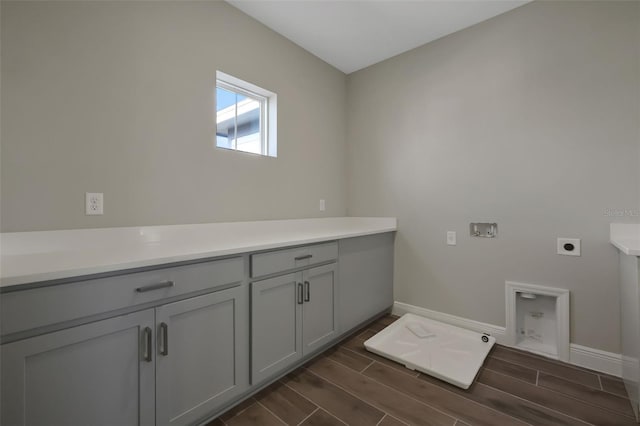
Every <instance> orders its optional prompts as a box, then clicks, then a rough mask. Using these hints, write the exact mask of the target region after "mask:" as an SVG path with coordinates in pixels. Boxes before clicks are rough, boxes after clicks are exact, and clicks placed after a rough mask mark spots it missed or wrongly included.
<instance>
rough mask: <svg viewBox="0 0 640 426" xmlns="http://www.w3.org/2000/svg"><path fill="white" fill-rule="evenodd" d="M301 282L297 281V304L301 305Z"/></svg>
mask: <svg viewBox="0 0 640 426" xmlns="http://www.w3.org/2000/svg"><path fill="white" fill-rule="evenodd" d="M302 303H303V300H302V283H298V305H302Z"/></svg>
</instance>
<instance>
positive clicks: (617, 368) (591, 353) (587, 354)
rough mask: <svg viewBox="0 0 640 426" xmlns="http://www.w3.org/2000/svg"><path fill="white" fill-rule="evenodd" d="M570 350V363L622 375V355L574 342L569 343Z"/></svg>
mask: <svg viewBox="0 0 640 426" xmlns="http://www.w3.org/2000/svg"><path fill="white" fill-rule="evenodd" d="M570 351H571V355H570V359H569V362H570V363H571V364H574V365H579V366H580V367H584V368H589V369H591V370H596V371H601V372H603V373H608V374H611V375H612V376H617V377H622V355H620V354H615V353H613V352H606V351H601V350H600V349H594V348H589V347H587V346H582V345H576V344H575V343H571V345H570Z"/></svg>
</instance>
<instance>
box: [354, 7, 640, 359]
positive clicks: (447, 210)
mask: <svg viewBox="0 0 640 426" xmlns="http://www.w3.org/2000/svg"><path fill="white" fill-rule="evenodd" d="M639 40H640V3H638V2H620V3H619V2H534V3H531V4H528V5H526V6H523V7H521V8H518V9H515V10H513V11H511V12H508V13H506V14H504V15H501V16H498V17H496V18H494V19H491V20H489V21H486V22H484V23H481V24H478V25H476V26H474V27H471V28H469V29H466V30H463V31H461V32H458V33H455V34H452V35H450V36H448V37H445V38H443V39H440V40H438V41H435V42H433V43H430V44H427V45H425V46H422V47H420V48H417V49H415V50H412V51H410V52H407V53H405V54H402V55H399V56H397V57H394V58H391V59H389V60H387V61H385V62H382V63H379V64H376V65H373V66H371V67H369V68H367V69H364V70H361V71H359V72H356V73H354V74H351V75H350V76H349V77H348V81H347V88H348V97H347V102H348V106H347V114H348V119H347V123H348V124H347V145H348V167H347V170H348V172H347V173H348V182H349V191H348V200H349V202H348V209H347V211H348V213H349V214H350V215H374V216H375V215H385V216H397V217H398V221H399V232H398V236H397V238H396V265H395V266H396V268H395V299H396V300H398V301H401V302H406V303H410V304H414V305H418V306H422V307H426V308H429V309H433V310H437V311H442V312H446V313H448V314H453V315H458V316H462V317H465V318H471V319H474V320H478V321H482V322H487V323H491V324H496V325H504V324H505V296H504V283H505V281H506V280H511V281H518V282H524V283H532V284H540V285H549V286H554V287H562V288H567V289H569V290H571V324H572V326H571V341H572V342H574V343H577V344H581V345H585V346H590V347H594V348H599V349H602V350H606V351H612V352H617V353H619V352H620V342H619V302H620V301H619V293H618V259H617V256H618V254H617V252H616V249H615V248H614V247H613V246H612V245H610V244H609V242H608V235H609V223H610V222H613V221H618V222H620V221H627V222H630V221H637V218H636V217H630V216H627V217H624V216H623V217H611V216H607V215H606V210H607V209H621V210H624V209H629V210H631V209H634V208H637V205H638V182H639V179H640V177H639V176H638V169H639V164H638V152H637V149H638V135H639V129H638V117H639V114H640V105H639V103H640V96H639V92H638V88H639V87H640V66H639V61H640V56H639V55H638V41H639ZM476 221H491V222H493V221H495V222H497V223H498V228H499V236H498V238H496V239H484V238H471V237H469V223H470V222H476ZM446 231H457V236H458V244H457V245H456V246H447V245H446ZM557 237H575V238H581V239H582V256H581V257H569V256H559V255H556V254H555V251H556V238H557Z"/></svg>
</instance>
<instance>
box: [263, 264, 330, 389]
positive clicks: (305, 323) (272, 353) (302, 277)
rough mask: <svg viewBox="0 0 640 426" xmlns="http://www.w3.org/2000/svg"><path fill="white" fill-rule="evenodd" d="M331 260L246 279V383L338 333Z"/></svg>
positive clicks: (295, 359)
mask: <svg viewBox="0 0 640 426" xmlns="http://www.w3.org/2000/svg"><path fill="white" fill-rule="evenodd" d="M336 271H337V269H336V265H335V263H332V264H328V265H323V266H318V267H315V268H310V269H307V270H303V271H299V272H296V273H292V274H287V275H282V276H278V277H275V278H270V279H266V280H262V281H256V282H254V283H252V284H251V312H252V315H251V330H252V333H251V350H252V369H251V373H252V374H251V382H252V383H253V384H256V383H260V382H262V381H263V380H265V379H266V378H268V377H272V376H273V375H274V374H276V373H277V372H279V371H282V370H283V369H285V368H286V367H288V366H290V365H292V364H294V363H295V362H296V361H299V360H300V359H301V358H302V357H304V356H306V355H308V354H310V353H312V352H314V351H315V350H317V349H319V348H321V347H322V346H324V345H325V344H328V343H329V342H330V341H331V340H332V339H333V338H335V337H336V336H337V335H338V332H339V328H338V316H337V310H336V306H337V295H338V292H337V288H336V285H337V280H336Z"/></svg>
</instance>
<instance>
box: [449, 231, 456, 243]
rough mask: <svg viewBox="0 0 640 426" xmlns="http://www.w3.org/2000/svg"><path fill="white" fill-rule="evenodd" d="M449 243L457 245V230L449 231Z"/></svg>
mask: <svg viewBox="0 0 640 426" xmlns="http://www.w3.org/2000/svg"><path fill="white" fill-rule="evenodd" d="M447 245H450V246H455V245H456V231H447Z"/></svg>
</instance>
